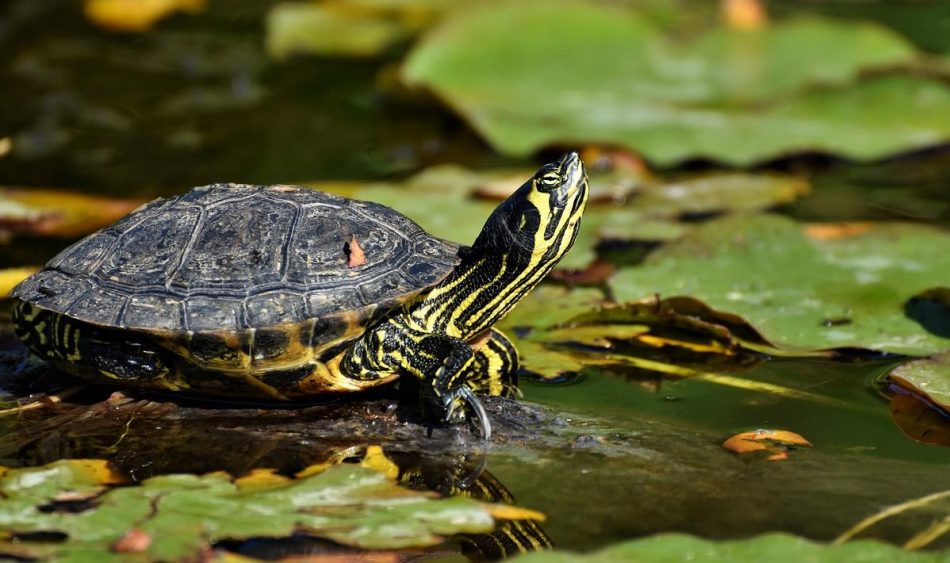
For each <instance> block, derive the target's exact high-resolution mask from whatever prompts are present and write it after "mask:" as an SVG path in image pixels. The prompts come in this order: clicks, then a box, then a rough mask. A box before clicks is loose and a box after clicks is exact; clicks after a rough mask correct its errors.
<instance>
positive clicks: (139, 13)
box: [83, 0, 207, 32]
mask: <svg viewBox="0 0 950 563" xmlns="http://www.w3.org/2000/svg"><path fill="white" fill-rule="evenodd" d="M206 3H207V2H206V0H86V3H85V5H84V6H83V9H84V11H85V13H86V17H87V18H88V19H89V21H91V22H93V23H95V24H96V25H99V26H101V27H104V28H107V29H112V30H116V31H133V32H140V31H145V30H147V29H148V28H150V27H152V25H154V24H155V22H157V21H158V20H160V19H162V18H164V17H165V16H167V15H169V14H171V13H173V12H177V11H182V12H190V13H197V12H200V11H202V10H204V8H205V5H206Z"/></svg>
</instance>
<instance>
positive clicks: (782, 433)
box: [722, 429, 811, 461]
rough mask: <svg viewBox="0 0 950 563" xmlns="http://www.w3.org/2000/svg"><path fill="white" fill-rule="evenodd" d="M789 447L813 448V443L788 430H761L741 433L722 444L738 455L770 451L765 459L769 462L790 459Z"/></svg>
mask: <svg viewBox="0 0 950 563" xmlns="http://www.w3.org/2000/svg"><path fill="white" fill-rule="evenodd" d="M789 446H804V447H811V442H809V441H808V440H806V439H805V438H804V437H803V436H802V435H801V434H796V433H795V432H790V431H788V430H767V429H760V430H754V431H752V432H741V433H739V434H736V435H735V436H731V437H730V438H729V439H727V440H726V441H725V442H723V443H722V447H724V448H726V449H727V450H730V451H733V452H735V453H737V454H746V453H750V452H757V451H768V452H769V453H770V455H769V456H768V457H766V458H765V459H766V460H767V461H782V460H785V459H788V447H789Z"/></svg>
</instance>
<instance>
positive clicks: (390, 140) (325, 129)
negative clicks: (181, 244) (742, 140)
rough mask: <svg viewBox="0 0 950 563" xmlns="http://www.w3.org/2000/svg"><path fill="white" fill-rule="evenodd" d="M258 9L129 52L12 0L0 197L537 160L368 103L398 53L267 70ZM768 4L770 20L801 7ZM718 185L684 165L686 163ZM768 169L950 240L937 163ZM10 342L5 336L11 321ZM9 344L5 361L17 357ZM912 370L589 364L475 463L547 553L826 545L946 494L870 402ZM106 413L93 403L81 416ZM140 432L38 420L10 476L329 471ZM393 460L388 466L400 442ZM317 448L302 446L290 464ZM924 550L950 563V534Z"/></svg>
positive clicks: (40, 4) (0, 449) (920, 524)
mask: <svg viewBox="0 0 950 563" xmlns="http://www.w3.org/2000/svg"><path fill="white" fill-rule="evenodd" d="M269 4H270V3H269V2H252V1H240V2H238V1H236V0H233V1H231V2H214V1H212V2H211V5H210V7H209V9H208V10H207V11H206V12H205V13H203V14H202V15H201V16H200V17H190V16H185V15H178V16H174V17H172V18H171V19H170V20H169V21H168V22H166V23H163V24H162V25H160V26H159V27H158V28H157V29H155V30H152V31H149V32H147V33H144V34H140V35H132V34H121V33H109V32H104V31H102V30H100V29H98V28H96V27H94V26H92V25H91V24H89V23H88V22H87V21H86V20H85V19H84V18H83V17H82V14H81V11H80V10H79V8H78V7H77V3H75V2H72V1H67V0H10V1H8V2H7V3H5V5H4V6H3V7H2V8H0V47H2V48H3V50H4V52H5V53H6V56H5V57H4V60H5V63H4V64H3V65H0V84H3V85H4V87H3V88H0V107H2V108H4V110H2V111H0V138H4V137H10V138H11V139H12V142H13V146H14V147H16V149H15V151H14V152H13V153H12V154H10V155H7V156H6V157H2V158H0V186H26V187H51V188H60V189H69V190H76V191H82V192H85V193H94V194H105V195H112V196H122V197H141V198H151V197H156V196H162V195H171V194H178V193H181V192H183V191H184V190H186V189H187V188H188V187H190V186H195V185H202V184H207V183H212V182H220V181H236V182H242V183H263V184H270V183H299V182H306V181H314V180H326V179H343V180H366V179H373V180H375V179H381V178H393V177H402V176H405V175H407V174H408V173H410V172H413V171H416V170H419V169H421V168H423V167H425V166H428V165H432V164H437V163H443V162H454V163H461V164H464V165H468V166H471V167H475V168H485V167H490V166H496V165H503V164H518V165H525V164H527V165H531V163H528V162H525V161H518V160H513V159H507V158H504V157H501V156H498V155H497V154H495V153H493V152H492V151H491V149H490V148H489V147H488V146H486V145H485V144H484V142H483V141H481V140H479V138H478V137H477V136H476V135H475V134H474V133H473V132H472V131H471V130H470V129H468V128H467V126H466V125H465V124H464V123H463V122H461V121H460V120H458V119H457V118H456V117H454V116H453V115H452V114H450V113H449V112H448V110H445V109H441V108H440V106H438V105H436V104H434V103H432V101H431V100H420V99H416V98H412V97H408V96H407V95H406V94H405V93H404V92H401V91H399V90H393V89H388V90H387V89H383V88H381V86H380V85H381V84H385V74H386V71H387V68H388V67H391V65H393V64H395V63H396V62H397V61H398V60H399V55H400V52H399V51H398V50H396V51H395V52H391V53H388V54H387V55H386V56H385V57H382V58H380V59H371V60H342V61H341V60H332V59H323V58H317V57H311V58H305V57H301V58H293V59H290V60H288V61H285V62H274V61H271V60H270V59H269V58H268V57H267V55H266V54H265V52H264V51H263V48H262V46H261V44H262V35H263V24H262V21H263V15H264V13H265V12H266V9H267V8H268V6H269ZM698 4H702V5H703V6H704V7H703V9H709V7H708V5H707V3H698ZM773 4H775V10H776V12H777V13H778V14H783V13H785V11H786V10H790V8H788V7H787V5H785V3H773ZM809 9H811V10H814V11H816V12H823V13H831V14H834V15H837V16H839V17H849V18H851V17H853V18H876V19H878V20H880V21H882V22H884V23H886V24H888V25H893V26H896V27H898V28H899V29H900V31H901V32H903V33H905V34H907V35H908V36H909V37H910V38H911V39H912V40H915V41H917V42H918V43H919V45H920V46H921V48H924V49H929V50H931V51H941V50H943V51H947V50H950V44H948V43H947V41H946V37H948V36H950V35H948V34H950V28H948V26H950V23H948V22H950V15H948V12H947V7H946V5H945V4H942V3H939V2H915V3H901V4H900V8H894V7H891V6H888V3H886V2H862V3H853V2H840V3H839V2H827V3H825V2H823V3H817V4H809ZM711 167H712V165H711V164H709V163H703V162H694V163H690V164H688V165H687V166H686V167H685V168H684V169H685V170H691V169H706V168H711ZM764 168H766V169H770V170H774V169H779V170H784V171H789V170H791V171H795V172H799V173H806V174H808V175H809V176H811V177H812V178H813V184H814V192H813V193H812V194H811V195H809V196H807V197H806V198H804V199H802V200H800V201H798V202H796V203H795V204H793V205H791V206H788V207H786V208H785V209H784V210H783V212H785V213H787V214H789V215H791V216H793V217H795V218H798V219H801V220H818V221H830V220H849V221H850V220H869V219H874V220H877V219H899V220H910V221H916V222H925V223H930V224H938V225H947V224H950V223H948V222H950V192H948V191H947V189H946V178H947V176H948V172H950V151H948V150H946V149H945V148H944V149H938V150H930V151H923V152H919V153H915V154H912V155H907V156H905V157H902V158H896V159H892V160H888V161H886V162H882V163H876V164H866V165H859V164H853V163H845V162H839V161H836V160H833V159H831V158H827V157H816V156H805V157H797V158H792V159H786V160H781V161H777V162H773V163H770V164H768V165H765V166H764ZM69 242H70V241H69V240H65V239H58V238H52V239H51V238H46V237H29V236H22V237H16V238H14V239H13V240H12V241H11V242H9V243H8V244H4V245H0V265H2V266H3V267H9V266H18V265H36V264H40V263H42V262H44V261H45V260H46V259H48V258H49V257H51V256H52V255H54V254H55V253H56V252H57V251H58V250H60V249H61V248H62V247H64V246H65V245H66V244H67V243H69ZM7 305H8V304H6V305H5V306H7ZM0 330H2V331H4V332H3V335H4V338H6V339H7V340H9V335H10V331H9V327H8V325H7V324H6V322H4V324H3V325H2V327H0ZM5 346H7V347H6V348H4V353H7V352H9V351H10V350H12V349H13V348H14V345H13V344H9V343H8V344H5ZM10 353H11V354H15V353H16V352H10ZM5 357H6V356H5ZM903 360H904V358H900V357H896V356H883V357H881V356H876V357H871V356H861V357H859V358H858V359H855V360H853V361H832V360H828V359H814V358H809V359H803V358H791V359H771V360H769V361H766V362H764V363H762V364H761V365H758V366H756V367H754V368H752V369H750V370H747V371H744V372H743V373H742V375H741V378H742V379H743V380H747V381H753V382H757V383H763V384H769V385H771V386H772V387H771V388H782V389H792V390H799V391H803V392H806V393H807V394H808V397H812V398H811V399H809V398H807V397H798V396H786V395H782V394H780V393H773V392H767V391H763V390H762V389H761V388H760V389H749V388H741V387H737V386H733V385H729V384H723V383H722V382H714V381H709V380H702V379H679V380H676V379H669V378H665V379H663V378H660V377H659V376H652V375H644V374H643V373H642V372H635V371H634V370H630V371H629V373H624V371H623V370H620V369H610V370H607V369H603V370H601V369H598V368H596V367H591V368H590V369H585V370H584V372H583V374H582V375H581V376H579V377H577V378H574V379H572V380H571V381H570V382H566V383H560V384H552V383H542V382H538V381H534V380H532V379H531V378H527V379H526V381H525V383H524V384H523V393H524V399H525V400H526V401H527V402H529V403H532V404H538V405H540V406H541V408H542V410H543V412H545V413H548V414H549V415H550V416H549V418H547V419H544V423H543V424H544V425H547V426H549V427H550V428H553V429H554V430H552V432H553V435H555V436H557V439H555V440H553V441H546V442H545V441H542V442H537V443H536V445H531V442H530V441H529V442H528V444H529V445H527V446H523V445H522V446H519V445H518V444H517V443H516V442H514V441H513V442H511V443H508V444H504V443H501V444H498V445H496V446H494V447H492V448H490V449H489V450H488V453H487V458H486V459H485V460H483V461H484V463H485V468H486V469H487V471H489V472H490V474H491V475H494V477H495V478H497V479H498V481H499V482H500V483H502V484H503V485H504V487H505V488H506V489H507V490H508V491H510V493H511V495H513V496H514V498H515V499H516V502H517V504H519V505H520V506H525V507H530V508H533V509H537V510H540V511H542V512H544V513H545V514H546V515H547V520H546V521H545V522H544V523H543V524H542V527H543V528H544V530H545V532H546V533H547V534H548V535H549V536H550V538H551V541H552V542H553V543H554V544H555V545H556V546H558V547H564V548H569V549H591V548H596V547H601V546H604V545H607V544H609V543H611V542H613V541H617V540H622V539H628V538H636V537H641V536H644V535H647V534H653V533H658V532H663V531H682V532H689V533H693V534H698V535H701V536H704V537H710V538H737V537H746V536H750V535H753V534H756V533H759V532H765V531H771V530H780V531H787V532H790V533H796V534H800V535H803V536H805V537H809V538H815V539H821V540H831V539H833V538H834V537H836V536H837V535H838V534H840V533H842V532H844V531H845V530H847V529H848V528H849V527H850V526H851V525H853V524H855V523H856V522H858V521H859V520H861V519H862V518H864V517H866V516H869V515H871V514H874V513H875V512H877V511H878V510H880V509H881V508H882V507H884V506H887V505H891V504H896V503H899V502H903V501H907V500H910V499H913V498H917V497H921V496H923V495H926V494H928V493H932V492H934V491H937V490H942V489H947V488H948V487H950V477H948V475H950V473H948V472H947V467H950V450H948V449H947V448H944V447H940V446H934V445H926V444H922V443H919V442H916V441H914V440H911V439H910V438H908V437H907V436H905V435H904V434H903V433H902V432H901V430H900V429H899V428H898V427H897V426H896V425H895V424H894V422H893V421H892V419H891V415H890V413H889V409H888V406H887V399H886V397H885V396H884V395H882V388H881V383H880V380H881V378H882V377H883V374H886V373H887V372H888V371H889V369H890V368H892V367H894V366H895V365H898V364H899V363H900V362H901V361H903ZM11 365H12V364H11V363H9V362H7V363H4V364H3V365H2V369H5V370H7V371H9V370H10V366H11ZM5 376H6V377H5V378H4V379H7V378H8V377H9V373H6V374H5ZM106 396H108V391H99V390H96V391H94V392H93V394H92V395H91V396H87V397H86V398H85V399H82V400H78V399H77V402H76V404H77V405H84V404H90V403H95V402H96V401H99V400H101V399H103V398H104V397H106ZM159 400H160V401H167V400H168V398H167V397H160V398H159ZM83 401H85V403H84V402H83ZM206 406H207V407H208V410H210V411H213V410H214V409H215V408H216V407H215V406H214V405H206ZM70 412H71V411H70ZM64 416H66V415H64ZM68 416H72V414H69V415H68ZM123 416H124V415H123ZM136 416H139V415H136ZM136 416H132V417H126V418H123V417H119V416H118V415H117V418H115V420H113V419H109V420H108V421H106V422H103V424H102V425H101V426H100V427H85V426H77V428H80V427H81V428H82V430H81V431H79V430H77V431H76V432H75V433H73V434H70V431H69V430H68V428H67V427H64V426H62V425H61V424H58V423H53V422H49V421H47V422H46V423H44V422H42V417H37V416H35V415H31V416H26V417H24V418H22V419H20V420H19V421H11V420H9V419H7V421H5V422H4V423H3V426H0V428H3V429H4V431H5V437H4V438H3V439H2V440H0V463H2V464H5V465H14V466H23V465H34V464H38V463H46V462H49V461H53V460H54V459H56V458H58V457H106V458H109V459H112V460H113V461H116V463H117V464H118V465H119V466H121V467H122V469H123V470H124V471H126V472H128V473H130V474H136V473H138V474H139V475H138V476H136V478H138V477H140V476H142V475H145V476H148V475H153V474H156V473H162V472H184V471H213V470H217V469H229V470H232V471H234V470H242V471H248V470H250V469H253V468H255V467H264V466H269V467H274V466H281V467H284V466H286V467H287V468H290V467H294V468H299V467H297V466H299V465H303V464H306V462H312V461H314V460H315V459H319V458H320V455H321V454H320V453H317V451H316V450H317V449H319V448H317V446H314V445H313V444H311V443H308V444H309V445H306V446H305V445H300V444H295V443H294V441H293V434H292V433H291V434H289V435H288V436H289V437H287V436H282V437H280V439H278V438H274V439H273V441H270V442H269V441H267V440H261V439H258V438H253V439H248V441H247V442H246V443H244V444H243V445H242V447H241V448H242V449H241V450H240V455H239V456H237V457H242V458H243V459H244V460H245V461H246V464H245V465H244V466H240V467H238V466H236V465H234V463H236V462H235V456H234V453H235V452H234V451H233V450H232V451H222V452H215V451H208V450H204V451H203V450H202V448H214V447H215V446H214V445H215V444H220V445H221V446H220V447H221V448H222V450H227V449H228V448H229V447H232V446H234V445H235V444H237V443H239V442H241V440H242V439H243V438H242V437H241V436H242V434H241V431H242V429H243V430H248V429H251V430H248V431H250V432H251V433H252V434H253V433H254V432H257V431H262V432H266V431H268V429H270V430H273V431H274V432H275V433H277V434H279V433H280V430H281V429H287V428H289V427H290V425H291V422H288V420H289V419H280V421H277V422H268V423H267V425H265V426H261V427H260V428H258V429H257V430H256V431H255V430H253V429H254V424H255V423H254V421H252V420H241V419H240V416H239V415H238V417H237V418H235V417H234V416H233V415H232V414H230V411H229V414H228V415H227V418H226V420H224V419H215V418H214V417H213V416H211V417H210V420H211V422H196V423H195V424H194V427H193V428H189V427H188V423H187V422H185V423H182V422H181V421H180V420H178V421H176V422H169V421H166V422H161V417H160V416H158V415H156V417H149V416H145V417H143V418H142V420H143V422H142V423H141V424H139V423H138V422H136V420H138V418H136ZM67 418H68V417H67ZM106 418H108V417H106ZM63 420H66V419H65V418H64V419H63ZM169 420H171V419H169ZM222 420H223V421H222ZM281 421H283V422H281ZM44 424H45V426H44ZM294 424H296V423H294ZM31 425H32V426H31ZM756 428H775V429H790V430H793V431H795V432H797V433H799V434H801V435H802V436H804V437H806V438H807V439H808V440H809V441H810V442H811V443H812V444H813V446H814V447H812V448H804V447H802V448H795V449H793V450H792V451H790V452H789V456H790V457H789V459H788V460H786V461H783V462H774V463H773V462H763V461H761V460H755V461H750V460H748V459H740V458H739V457H737V456H735V455H733V454H731V453H729V452H726V451H725V450H723V449H722V448H721V446H720V444H721V443H722V442H723V441H724V440H725V439H726V438H728V437H729V436H732V435H733V434H736V433H738V432H743V431H747V430H750V429H756ZM199 434H200V435H202V437H201V438H199V437H197V436H198V435H199ZM255 435H256V434H255ZM351 442H352V443H350V444H347V446H348V447H349V446H354V445H360V444H362V447H364V448H365V446H366V445H370V444H371V442H361V441H360V440H359V438H358V437H354V438H353V440H351ZM388 443H389V445H390V446H392V447H394V450H396V451H397V452H399V450H400V448H399V447H398V444H397V445H395V446H393V444H392V443H391V441H390V442H388ZM185 444H191V446H186V445H185ZM537 444H541V445H537ZM335 445H336V446H339V445H340V444H335ZM311 446H312V447H314V448H315V450H314V451H313V452H310V453H308V454H304V453H302V451H303V450H306V449H307V447H311ZM319 447H325V448H327V451H331V450H332V448H331V447H330V445H328V444H320V445H319ZM175 448H177V450H176V449H175ZM408 450H409V451H401V452H399V453H400V454H401V455H402V456H403V458H404V459H403V463H404V464H406V465H410V466H411V465H413V464H414V463H419V460H420V459H425V458H426V457H427V456H430V457H431V456H434V457H438V456H437V455H435V452H431V451H430V452H422V453H424V454H426V455H420V452H419V451H413V449H412V448H408ZM452 455H453V456H454V455H456V454H455V453H453V454H452ZM197 456H204V457H203V458H201V459H200V460H199V459H198V457H197ZM450 457H451V456H450ZM476 465H477V464H476ZM0 507H2V504H0ZM945 514H946V505H943V507H942V508H941V507H939V506H938V507H934V508H932V509H928V510H923V511H920V512H916V513H914V514H910V515H907V516H904V517H901V518H896V519H893V520H889V521H887V522H885V523H882V524H881V525H879V526H877V527H874V528H872V529H871V530H869V531H868V532H866V533H865V534H863V537H877V538H881V539H884V540H887V541H890V542H893V543H897V544H901V543H903V542H905V541H907V540H908V539H909V538H910V537H912V536H913V535H914V534H916V533H917V532H919V531H920V530H922V529H924V528H925V527H926V526H927V525H928V524H929V522H931V521H932V520H933V519H935V518H938V517H941V515H945ZM258 547H259V546H257V547H254V549H257V548H258ZM931 547H933V548H947V547H950V537H943V538H942V539H939V540H937V541H935V542H934V543H933V544H932V546H931ZM248 549H251V548H250V547H248ZM255 553H256V552H255Z"/></svg>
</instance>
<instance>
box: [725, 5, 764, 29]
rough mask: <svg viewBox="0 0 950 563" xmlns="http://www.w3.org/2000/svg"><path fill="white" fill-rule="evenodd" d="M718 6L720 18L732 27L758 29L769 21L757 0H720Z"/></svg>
mask: <svg viewBox="0 0 950 563" xmlns="http://www.w3.org/2000/svg"><path fill="white" fill-rule="evenodd" d="M720 6H721V8H720V11H721V12H722V19H723V20H725V22H726V25H728V26H729V27H731V28H733V29H759V28H762V27H764V26H765V25H767V24H768V22H769V16H768V14H766V12H765V7H764V6H763V5H762V3H761V2H760V1H759V0H722V1H721V3H720Z"/></svg>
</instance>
